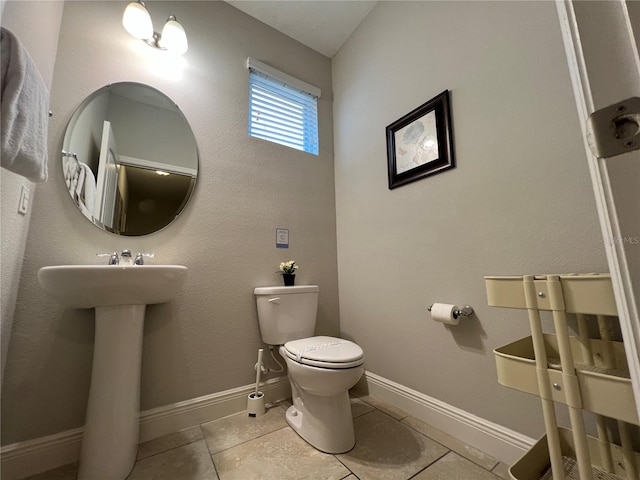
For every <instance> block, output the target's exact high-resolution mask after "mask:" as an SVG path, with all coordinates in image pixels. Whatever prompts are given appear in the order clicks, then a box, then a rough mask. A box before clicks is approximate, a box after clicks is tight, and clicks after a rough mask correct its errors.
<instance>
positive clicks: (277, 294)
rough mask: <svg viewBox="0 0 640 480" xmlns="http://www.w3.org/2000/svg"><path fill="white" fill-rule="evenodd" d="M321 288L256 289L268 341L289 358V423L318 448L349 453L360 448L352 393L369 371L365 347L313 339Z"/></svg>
mask: <svg viewBox="0 0 640 480" xmlns="http://www.w3.org/2000/svg"><path fill="white" fill-rule="evenodd" d="M318 291H319V288H318V287H317V286H315V285H307V286H298V287H259V288H256V289H255V290H254V293H255V295H256V302H257V306H258V318H259V322H260V330H261V333H262V338H263V341H264V342H265V343H267V344H269V345H277V346H278V347H279V350H278V351H279V353H280V355H281V356H282V358H284V360H285V362H286V364H287V369H288V377H289V382H290V384H291V397H292V400H293V405H292V406H291V407H289V408H288V409H287V413H286V420H287V423H288V424H289V425H290V426H291V428H293V430H294V431H295V432H296V433H298V435H300V436H301V437H302V438H303V439H305V440H306V441H307V442H308V443H309V444H311V445H312V446H313V447H315V448H317V449H318V450H320V451H323V452H326V453H333V454H336V453H344V452H347V451H349V450H351V449H352V448H353V446H354V445H355V434H354V430H353V418H352V416H351V402H350V401H349V393H348V391H349V389H350V388H351V387H353V386H354V385H355V384H356V383H357V382H358V380H359V379H360V377H361V376H362V374H363V372H364V353H363V351H362V348H360V346H358V345H357V344H355V343H354V342H351V341H349V340H344V339H341V338H335V337H328V336H313V330H314V329H315V321H316V312H317V300H318Z"/></svg>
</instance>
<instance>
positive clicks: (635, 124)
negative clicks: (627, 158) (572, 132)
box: [586, 97, 640, 158]
mask: <svg viewBox="0 0 640 480" xmlns="http://www.w3.org/2000/svg"><path fill="white" fill-rule="evenodd" d="M586 136H587V143H588V144H589V148H591V151H592V152H593V154H594V155H595V156H596V157H598V158H609V157H614V156H616V155H621V154H623V153H627V152H632V151H634V150H638V149H640V98H638V97H632V98H629V99H628V100H624V101H622V102H619V103H616V104H615V105H610V106H608V107H605V108H602V109H600V110H597V111H595V112H593V113H592V114H591V115H589V119H588V120H587V132H586Z"/></svg>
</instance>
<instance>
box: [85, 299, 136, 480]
mask: <svg viewBox="0 0 640 480" xmlns="http://www.w3.org/2000/svg"><path fill="white" fill-rule="evenodd" d="M145 307H146V305H117V306H107V307H96V329H95V344H94V351H93V366H92V372H91V387H90V390H89V403H88V405H87V416H86V421H85V426H84V436H83V438H82V450H81V454H80V468H79V472H78V480H93V479H97V478H100V479H102V480H124V479H125V478H126V477H127V475H129V473H130V472H131V469H132V468H133V465H134V463H135V461H136V455H137V452H138V435H139V415H140V369H141V365H142V334H143V330H144V312H145Z"/></svg>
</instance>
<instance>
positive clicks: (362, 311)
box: [332, 2, 607, 436]
mask: <svg viewBox="0 0 640 480" xmlns="http://www.w3.org/2000/svg"><path fill="white" fill-rule="evenodd" d="M332 65H333V88H334V96H335V102H334V124H335V132H336V133H335V139H334V140H335V141H334V146H335V164H336V206H337V226H338V227H337V228H338V252H339V255H338V270H339V284H340V319H341V330H342V333H343V335H344V336H346V337H352V338H354V339H355V340H356V341H357V342H358V343H359V344H360V345H361V346H362V347H363V349H364V351H365V352H366V355H367V369H368V370H369V371H372V372H374V373H376V374H379V375H382V376H383V377H386V378H389V379H391V380H393V381H395V382H398V383H400V384H402V385H406V386H408V387H410V388H413V389H415V390H418V391H420V392H423V393H425V394H427V395H430V396H432V397H435V398H437V399H439V400H442V401H444V402H447V403H449V404H452V405H454V406H456V407H459V408H462V409H463V410H466V411H468V412H471V413H474V414H476V415H478V416H479V417H482V418H486V419H488V420H491V421H494V422H497V423H499V424H502V425H505V426H507V427H510V428H512V429H515V430H517V431H520V432H522V433H524V434H527V435H530V436H539V435H540V434H541V433H542V432H543V426H542V420H541V415H540V406H539V400H538V399H536V398H534V397H532V396H529V395H525V394H520V393H517V392H514V391H511V390H508V389H506V388H504V387H501V386H499V385H498V383H497V381H496V374H495V364H494V359H493V353H492V350H493V349H494V348H496V347H498V346H501V345H504V344H506V343H509V342H511V341H513V340H516V339H518V338H521V337H524V336H526V335H527V334H528V321H527V317H526V313H525V312H519V311H509V310H503V309H496V308H489V307H487V306H486V297H485V293H484V282H483V276H484V275H501V274H502V275H503V274H526V273H553V272H557V273H562V272H591V271H606V269H607V264H606V260H605V255H604V248H603V244H602V240H601V234H600V229H599V226H598V220H597V216H596V211H595V203H594V200H593V193H592V190H591V185H590V181H589V174H588V169H587V165H586V161H585V157H584V150H583V146H582V140H581V133H580V130H579V125H578V120H577V117H576V109H575V103H574V100H573V93H572V90H571V84H570V80H569V72H568V68H567V64H566V60H565V57H564V49H563V44H562V38H561V35H560V29H559V24H558V19H557V16H556V10H555V6H554V4H553V3H551V2H401V3H397V2H383V3H380V4H379V5H378V6H377V7H376V8H375V9H374V10H373V12H372V13H371V14H370V15H369V16H368V17H367V18H366V19H365V21H364V22H363V23H362V24H361V25H360V27H359V28H358V30H357V31H356V32H355V34H354V35H352V37H351V38H350V39H349V41H348V42H347V44H346V45H345V46H344V47H343V48H342V49H341V50H340V52H339V53H338V55H337V56H336V57H334V59H333V64H332ZM445 89H449V90H450V91H451V95H452V114H453V128H454V134H455V150H456V158H457V167H456V168H455V169H454V170H449V171H447V172H444V173H441V174H439V175H436V176H433V177H429V178H427V179H423V180H421V181H419V182H416V183H412V184H410V185H406V186H403V187H400V188H398V189H395V190H393V191H390V190H388V189H387V163H386V162H387V158H386V144H385V135H384V132H385V127H386V126H387V125H389V124H390V123H392V122H394V121H395V120H397V119H398V118H400V117H402V116H403V115H405V114H406V113H408V112H409V111H411V110H413V109H414V108H416V107H417V106H419V105H421V104H422V103H424V102H425V101H427V100H428V99H430V98H432V97H434V96H435V95H437V94H439V93H440V92H442V91H443V90H445ZM431 302H445V303H458V304H469V305H471V306H473V307H474V309H475V310H476V313H477V317H476V318H473V319H470V320H462V321H461V323H460V325H458V326H457V327H445V326H443V325H441V324H436V323H434V322H432V321H431V320H430V317H429V316H428V315H427V312H426V306H427V305H429V304H430V303H431Z"/></svg>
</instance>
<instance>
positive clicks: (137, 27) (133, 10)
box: [122, 2, 153, 40]
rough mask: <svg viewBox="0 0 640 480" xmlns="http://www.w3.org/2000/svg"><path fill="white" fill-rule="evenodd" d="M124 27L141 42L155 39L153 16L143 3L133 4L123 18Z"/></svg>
mask: <svg viewBox="0 0 640 480" xmlns="http://www.w3.org/2000/svg"><path fill="white" fill-rule="evenodd" d="M122 25H123V26H124V28H125V30H126V31H127V32H129V33H130V34H131V35H132V36H134V37H136V38H139V39H141V40H146V39H148V38H152V37H153V24H152V23H151V16H150V15H149V12H148V11H147V9H146V8H145V6H144V5H143V4H142V3H139V2H131V3H130V4H129V5H127V8H126V9H125V10H124V15H123V16H122Z"/></svg>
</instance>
